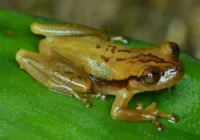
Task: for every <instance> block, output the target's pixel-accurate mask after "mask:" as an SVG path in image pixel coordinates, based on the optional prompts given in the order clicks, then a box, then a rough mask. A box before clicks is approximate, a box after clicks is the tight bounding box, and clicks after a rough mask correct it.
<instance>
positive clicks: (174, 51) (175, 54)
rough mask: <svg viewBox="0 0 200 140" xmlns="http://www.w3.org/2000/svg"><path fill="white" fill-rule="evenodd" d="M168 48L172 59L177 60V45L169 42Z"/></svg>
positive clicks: (178, 50) (178, 49) (178, 52)
mask: <svg viewBox="0 0 200 140" xmlns="http://www.w3.org/2000/svg"><path fill="white" fill-rule="evenodd" d="M169 47H170V48H171V53H172V56H173V59H174V60H175V61H176V60H178V59H179V54H180V48H179V46H178V44H176V43H174V42H169Z"/></svg>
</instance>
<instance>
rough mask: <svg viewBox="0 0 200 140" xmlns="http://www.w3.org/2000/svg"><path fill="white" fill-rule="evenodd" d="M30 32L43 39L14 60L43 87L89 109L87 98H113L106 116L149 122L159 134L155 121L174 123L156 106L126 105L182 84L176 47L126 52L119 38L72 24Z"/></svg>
mask: <svg viewBox="0 0 200 140" xmlns="http://www.w3.org/2000/svg"><path fill="white" fill-rule="evenodd" d="M30 29H31V31H32V33H34V34H36V35H42V36H45V37H44V38H42V39H41V40H40V42H39V45H38V48H39V51H38V52H31V51H28V50H25V49H23V48H21V49H20V50H18V51H17V53H16V61H17V62H18V63H19V65H20V68H21V69H24V70H25V71H26V72H27V73H29V74H30V75H31V76H32V77H33V78H34V79H35V80H36V81H38V82H39V83H40V84H42V85H43V86H45V87H47V88H49V89H51V90H54V91H56V92H59V93H62V94H66V95H72V96H73V97H75V98H76V99H78V100H79V101H81V102H82V103H83V104H84V105H85V106H86V107H90V106H91V105H92V103H91V102H89V100H88V99H89V98H98V99H103V100H106V99H107V97H108V96H115V99H114V101H113V104H112V107H111V111H110V115H111V117H112V118H113V119H116V120H121V121H131V122H133V121H151V122H152V123H153V125H154V126H155V127H156V129H157V130H159V131H161V130H163V126H162V124H161V123H159V121H158V117H163V118H166V119H168V121H169V122H171V123H176V122H177V117H176V115H175V114H169V113H165V112H164V111H161V110H159V109H157V102H153V103H152V104H150V105H149V106H147V107H144V105H143V103H142V102H138V103H136V105H137V106H136V108H128V104H129V102H130V101H131V99H132V98H133V97H134V95H136V94H138V93H143V92H147V91H158V90H161V89H164V88H170V87H172V86H174V85H175V84H176V83H178V82H179V81H180V80H181V79H182V77H183V75H184V65H183V63H182V62H181V60H180V59H179V54H180V47H179V45H178V44H176V43H174V42H169V41H166V42H164V43H162V44H161V45H154V47H151V48H136V47H129V46H128V41H127V40H126V39H124V37H121V36H116V37H115V36H110V35H109V34H108V32H107V31H106V30H104V29H101V28H99V29H97V28H93V27H89V26H85V25H78V24H45V23H38V22H34V23H32V24H31V25H30ZM113 41H121V42H122V43H121V44H120V43H118V44H117V43H115V42H113Z"/></svg>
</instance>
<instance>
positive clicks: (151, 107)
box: [142, 102, 177, 131]
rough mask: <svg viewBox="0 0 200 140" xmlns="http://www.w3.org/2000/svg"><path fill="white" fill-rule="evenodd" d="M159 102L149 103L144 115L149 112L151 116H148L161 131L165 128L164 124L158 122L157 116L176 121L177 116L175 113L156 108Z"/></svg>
mask: <svg viewBox="0 0 200 140" xmlns="http://www.w3.org/2000/svg"><path fill="white" fill-rule="evenodd" d="M156 106H157V103H156V102H153V103H152V104H151V105H149V106H148V107H147V108H145V109H143V110H142V111H143V112H144V115H146V114H148V115H149V116H146V117H147V118H149V119H150V120H151V121H152V123H153V124H154V126H155V127H156V128H157V129H158V131H161V130H162V129H163V127H162V125H161V124H160V123H159V122H158V120H157V117H158V116H160V117H163V118H167V119H168V121H169V122H171V123H176V121H177V118H176V116H175V115H174V114H167V113H164V112H162V111H160V110H158V109H156Z"/></svg>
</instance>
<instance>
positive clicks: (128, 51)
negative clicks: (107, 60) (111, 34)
mask: <svg viewBox="0 0 200 140" xmlns="http://www.w3.org/2000/svg"><path fill="white" fill-rule="evenodd" d="M118 52H127V53H130V52H131V50H118Z"/></svg>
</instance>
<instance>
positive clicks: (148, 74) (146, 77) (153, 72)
mask: <svg viewBox="0 0 200 140" xmlns="http://www.w3.org/2000/svg"><path fill="white" fill-rule="evenodd" d="M141 80H142V81H143V82H144V83H145V84H147V85H153V84H155V83H157V82H158V81H159V80H160V73H159V70H158V69H157V68H156V67H151V68H147V69H145V70H144V72H143V73H142V76H141Z"/></svg>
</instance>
